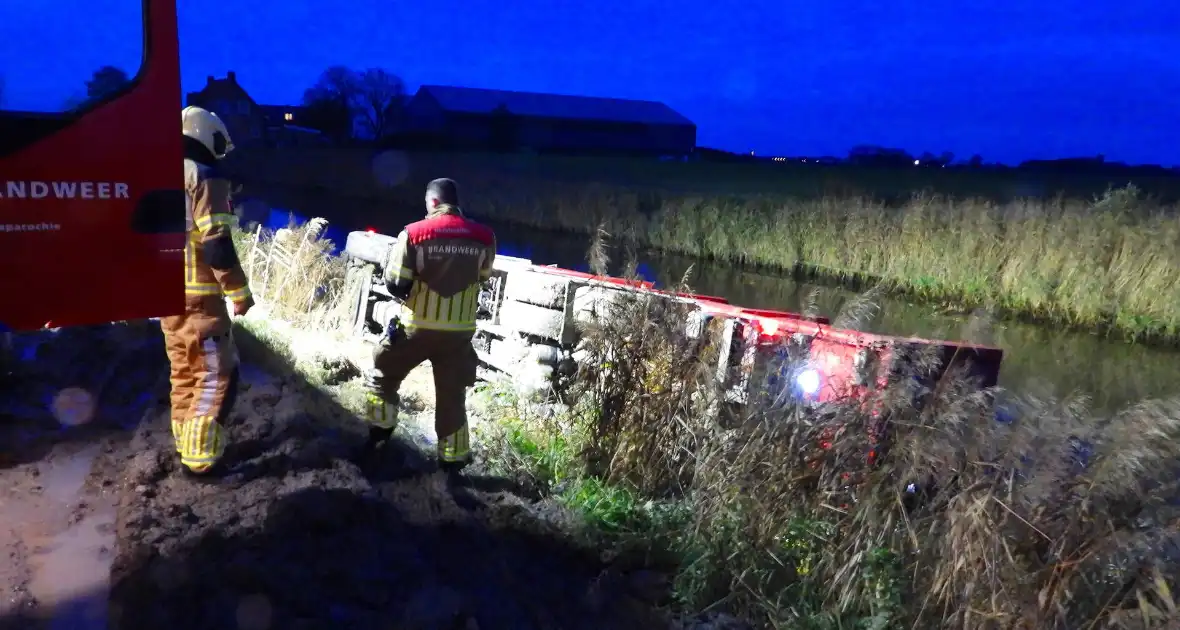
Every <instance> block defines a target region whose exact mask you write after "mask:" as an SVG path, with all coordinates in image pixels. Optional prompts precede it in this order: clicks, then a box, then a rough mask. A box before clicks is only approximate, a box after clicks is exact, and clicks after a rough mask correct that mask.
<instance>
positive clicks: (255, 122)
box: [184, 71, 266, 145]
mask: <svg viewBox="0 0 1180 630" xmlns="http://www.w3.org/2000/svg"><path fill="white" fill-rule="evenodd" d="M184 104H185V105H196V106H197V107H203V108H205V109H207V110H209V111H211V112H213V113H215V114H217V115H218V116H219V117H220V118H221V120H222V121H223V122H225V127H226V129H228V130H229V135H230V137H231V138H233V141H234V144H237V145H244V144H248V143H250V142H254V141H258V140H261V139H262V137H263V132H264V129H265V125H266V119H265V116H264V115H263V113H262V110H261V109H260V108H259V107H258V103H255V102H254V99H253V98H251V97H250V94H249V93H248V92H246V90H245V89H244V88H243V87H242V86H241V85H240V84H238V77H237V75H236V74H235V73H234V72H232V71H231V72H229V73H228V74H226V77H225V78H224V79H217V78H214V77H213V76H209V77H208V78H207V79H206V80H205V87H204V88H201V90H200V91H197V92H189V93H188V96H187V97H186V98H185V103H184Z"/></svg>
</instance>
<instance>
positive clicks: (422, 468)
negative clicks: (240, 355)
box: [110, 369, 669, 630]
mask: <svg viewBox="0 0 1180 630" xmlns="http://www.w3.org/2000/svg"><path fill="white" fill-rule="evenodd" d="M166 416H167V414H166V412H165V410H160V413H158V414H157V415H156V417H155V419H154V420H153V421H152V422H149V423H146V424H144V425H142V426H141V427H140V428H139V429H138V430H137V432H136V434H135V436H134V438H133V439H132V440H131V442H130V444H129V447H128V448H129V450H128V453H129V454H131V455H132V456H131V459H130V461H129V462H128V464H127V467H126V469H125V472H124V474H123V475H122V477H121V479H120V482H119V492H120V499H119V505H118V521H117V538H118V543H117V551H116V556H115V560H114V564H113V567H112V573H111V582H112V590H111V603H110V615H111V617H110V619H111V624H110V627H111V628H112V630H115V629H118V630H139V629H141V628H142V629H145V630H146V629H149V628H150V629H153V630H154V629H157V628H164V627H168V628H175V629H177V630H181V629H184V628H193V629H197V628H201V629H204V628H215V627H223V628H242V629H256V630H262V629H275V630H280V629H292V630H298V629H316V628H358V629H367V628H373V629H386V628H390V629H392V628H398V629H403V628H404V629H419V628H420V629H423V630H425V629H427V628H457V629H462V630H466V629H469V628H479V629H483V630H488V629H494V628H504V629H512V630H527V629H531V628H536V629H538V630H540V629H545V630H556V629H560V628H570V629H580V628H586V629H587V630H590V629H594V630H598V629H602V628H620V629H626V628H636V629H639V628H659V627H668V623H669V622H668V620H667V619H666V618H665V616H664V614H663V613H662V612H661V611H660V610H659V607H658V606H657V605H656V604H657V603H658V602H657V600H659V599H660V598H661V596H662V594H653V593H651V592H648V591H650V589H646V590H645V589H643V588H640V584H641V583H650V579H649V578H650V576H648V575H643V573H644V572H637V573H636V574H633V575H628V573H627V572H626V571H623V570H622V569H620V568H616V567H611V566H608V565H607V564H605V563H603V562H602V561H601V560H600V558H599V557H598V552H597V550H595V549H593V548H590V547H584V546H580V545H579V544H577V543H575V542H573V540H575V538H574V537H571V536H570V535H569V533H570V527H569V526H570V522H571V521H569V520H567V519H569V517H568V516H567V515H565V514H564V513H563V512H562V511H561V510H559V509H556V508H555V507H554V506H550V505H546V504H543V503H541V504H535V503H532V502H530V501H528V500H526V499H523V498H521V497H520V496H518V495H517V494H516V493H514V492H513V489H512V488H508V487H505V486H504V483H503V482H502V481H500V480H494V479H491V478H483V477H480V476H478V474H476V473H468V474H466V475H464V476H463V477H462V478H460V479H454V478H451V477H448V476H447V475H445V474H444V473H442V472H439V471H437V470H435V467H434V466H433V464H432V463H431V462H429V461H428V460H426V459H425V458H424V457H423V456H422V454H421V452H420V451H419V450H418V449H417V448H415V447H413V446H411V445H408V444H404V443H399V444H395V445H391V447H390V449H389V450H388V451H387V452H386V453H385V456H386V457H385V465H384V466H382V467H381V469H380V470H377V471H372V470H370V471H369V475H366V474H365V473H363V472H362V471H361V469H360V467H358V465H357V464H356V463H355V460H357V458H358V455H359V452H360V447H361V445H362V443H363V434H362V431H363V430H364V428H363V426H362V424H361V422H360V420H359V419H357V418H355V417H354V416H353V415H352V414H351V413H349V412H348V411H346V410H345V409H343V408H342V407H340V406H339V405H338V404H336V403H335V401H333V400H332V399H331V398H330V397H328V396H327V395H326V394H324V393H323V392H321V391H319V390H317V389H316V388H314V387H313V386H311V385H309V384H307V383H305V382H301V380H300V378H299V377H298V376H297V375H295V374H294V373H285V374H284V375H283V376H282V377H278V376H275V375H274V374H272V373H267V372H264V371H262V370H258V369H250V370H247V371H245V372H244V378H243V389H242V392H241V394H240V396H239V401H238V404H237V408H236V410H235V412H234V414H233V418H232V420H231V423H230V424H231V427H230V433H231V440H232V441H231V446H230V450H229V451H228V452H227V454H226V457H227V459H228V461H230V462H232V463H231V465H230V468H229V470H228V471H227V472H226V474H225V475H224V476H223V477H222V478H221V479H219V480H217V481H212V482H210V481H197V480H193V479H191V478H189V477H187V476H185V475H182V474H181V473H180V471H179V470H178V467H179V464H178V462H177V461H176V459H177V458H176V456H175V451H174V449H173V447H172V444H171V434H170V430H169V428H168V426H167V418H166ZM644 578H648V579H644Z"/></svg>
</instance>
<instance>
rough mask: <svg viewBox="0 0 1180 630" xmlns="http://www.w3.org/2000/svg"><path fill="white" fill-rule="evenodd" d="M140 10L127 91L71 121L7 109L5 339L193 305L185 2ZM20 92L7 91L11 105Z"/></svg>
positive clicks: (2, 172) (1, 242) (94, 103)
mask: <svg viewBox="0 0 1180 630" xmlns="http://www.w3.org/2000/svg"><path fill="white" fill-rule="evenodd" d="M130 2H134V0H130ZM49 4H53V3H49ZM141 5H142V24H143V29H142V32H143V58H142V64H141V66H140V67H139V69H138V72H137V73H135V75H134V76H133V77H132V78H131V80H130V82H128V83H127V84H126V85H123V86H121V87H120V88H119V89H117V90H115V91H113V92H111V93H108V94H104V95H102V96H101V98H95V99H90V100H87V101H84V102H83V103H82V104H80V105H79V106H77V107H74V108H71V109H68V111H61V112H50V113H45V112H31V111H20V110H17V109H7V108H5V106H4V103H3V102H0V269H3V273H0V295H3V296H4V297H3V298H2V299H0V325H2V326H4V327H6V328H7V330H10V331H30V330H37V329H42V328H58V327H62V326H77V325H86V324H99V323H104V322H111V321H120V320H133V319H142V318H148V317H159V316H164V315H170V314H174V313H178V312H180V311H181V309H182V307H183V304H184V281H183V279H184V259H183V248H184V238H185V235H184V231H185V214H184V213H185V211H184V187H183V179H184V175H183V168H182V166H181V165H182V150H181V134H180V118H179V112H180V109H181V100H180V51H179V43H178V32H177V16H176V3H175V1H174V0H142V3H141ZM14 6H15V5H14ZM25 6H28V7H30V11H31V12H38V11H42V10H43V7H45V6H48V5H38V3H32V4H30V5H25ZM8 11H16V9H8V10H6V13H7V12H8ZM22 54H23V53H22ZM0 70H2V68H0ZM10 79H11V78H10ZM20 89H21V86H20V85H14V84H13V82H12V81H11V80H9V81H8V85H7V90H8V92H9V94H10V95H11V93H12V92H16V91H19V90H20ZM7 100H8V101H11V100H12V98H11V97H10V98H8V99H7ZM14 107H15V105H14Z"/></svg>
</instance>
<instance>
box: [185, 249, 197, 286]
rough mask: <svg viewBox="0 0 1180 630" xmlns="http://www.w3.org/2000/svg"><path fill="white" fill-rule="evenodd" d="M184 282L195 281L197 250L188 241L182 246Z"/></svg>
mask: <svg viewBox="0 0 1180 630" xmlns="http://www.w3.org/2000/svg"><path fill="white" fill-rule="evenodd" d="M184 281H185V282H196V281H197V249H196V247H195V246H194V245H193V241H192V239H189V240H188V241H187V242H186V243H185V245H184Z"/></svg>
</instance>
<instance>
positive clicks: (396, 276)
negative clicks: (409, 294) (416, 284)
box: [389, 265, 414, 280]
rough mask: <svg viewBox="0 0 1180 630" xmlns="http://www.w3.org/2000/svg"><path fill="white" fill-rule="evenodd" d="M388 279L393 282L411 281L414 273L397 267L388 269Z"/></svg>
mask: <svg viewBox="0 0 1180 630" xmlns="http://www.w3.org/2000/svg"><path fill="white" fill-rule="evenodd" d="M389 277H390V278H391V279H393V280H413V279H414V272H412V271H410V270H409V269H406V268H405V267H403V266H401V265H398V266H397V267H390V268H389Z"/></svg>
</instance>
